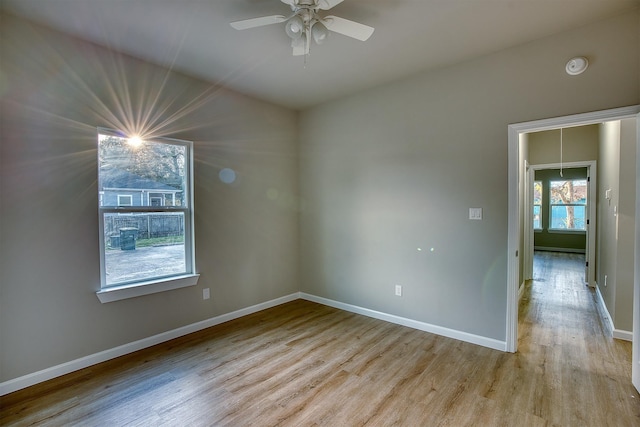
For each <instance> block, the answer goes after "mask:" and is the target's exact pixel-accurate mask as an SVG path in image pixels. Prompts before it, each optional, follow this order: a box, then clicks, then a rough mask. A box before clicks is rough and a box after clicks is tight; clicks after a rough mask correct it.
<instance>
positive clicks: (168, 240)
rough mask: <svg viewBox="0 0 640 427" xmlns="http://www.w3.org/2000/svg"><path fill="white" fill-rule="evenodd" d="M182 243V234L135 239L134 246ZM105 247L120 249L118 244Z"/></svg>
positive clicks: (144, 246) (143, 246)
mask: <svg viewBox="0 0 640 427" xmlns="http://www.w3.org/2000/svg"><path fill="white" fill-rule="evenodd" d="M182 243H184V236H169V237H152V238H151V239H137V240H136V247H137V248H146V247H149V246H166V245H178V244H182ZM107 249H120V246H116V247H111V246H107Z"/></svg>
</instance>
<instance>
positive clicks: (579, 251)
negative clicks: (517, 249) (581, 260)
mask: <svg viewBox="0 0 640 427" xmlns="http://www.w3.org/2000/svg"><path fill="white" fill-rule="evenodd" d="M533 250H534V251H546V252H568V253H572V254H585V253H586V250H585V249H572V248H554V247H550V246H534V247H533Z"/></svg>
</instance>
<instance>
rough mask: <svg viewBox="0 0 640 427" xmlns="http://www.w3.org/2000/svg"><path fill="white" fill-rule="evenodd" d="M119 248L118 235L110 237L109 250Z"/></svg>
mask: <svg viewBox="0 0 640 427" xmlns="http://www.w3.org/2000/svg"><path fill="white" fill-rule="evenodd" d="M118 246H120V235H117V236H111V248H112V249H115V248H117V247H118Z"/></svg>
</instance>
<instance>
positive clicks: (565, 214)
mask: <svg viewBox="0 0 640 427" xmlns="http://www.w3.org/2000/svg"><path fill="white" fill-rule="evenodd" d="M549 198H550V208H551V209H550V217H551V218H550V224H549V226H550V228H551V229H556V230H586V211H587V210H586V205H587V180H586V179H574V180H563V181H550V182H549Z"/></svg>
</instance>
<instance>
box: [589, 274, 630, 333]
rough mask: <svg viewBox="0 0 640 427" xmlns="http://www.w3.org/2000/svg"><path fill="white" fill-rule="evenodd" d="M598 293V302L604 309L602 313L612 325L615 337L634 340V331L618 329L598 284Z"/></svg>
mask: <svg viewBox="0 0 640 427" xmlns="http://www.w3.org/2000/svg"><path fill="white" fill-rule="evenodd" d="M596 295H597V296H598V302H599V303H600V304H601V305H602V308H603V310H602V311H601V312H602V314H603V315H604V316H605V321H606V322H607V323H608V324H609V326H610V327H611V333H612V335H613V337H614V338H616V339H619V340H624V341H633V332H630V331H625V330H622V329H616V326H615V325H614V323H613V319H612V318H611V314H610V313H609V309H608V308H607V304H606V303H605V302H604V298H603V297H602V294H601V293H600V288H599V287H598V286H597V285H596Z"/></svg>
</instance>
